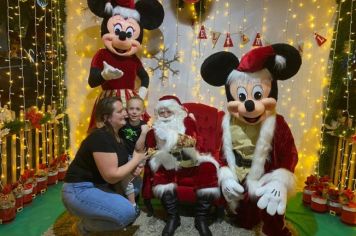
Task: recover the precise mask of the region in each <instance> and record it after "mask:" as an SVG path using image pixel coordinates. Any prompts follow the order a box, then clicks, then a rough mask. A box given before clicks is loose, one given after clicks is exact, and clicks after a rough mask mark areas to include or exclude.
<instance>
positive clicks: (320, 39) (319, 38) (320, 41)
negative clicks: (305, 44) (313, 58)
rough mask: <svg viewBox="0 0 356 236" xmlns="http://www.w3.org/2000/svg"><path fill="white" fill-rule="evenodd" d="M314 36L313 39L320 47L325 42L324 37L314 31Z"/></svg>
mask: <svg viewBox="0 0 356 236" xmlns="http://www.w3.org/2000/svg"><path fill="white" fill-rule="evenodd" d="M314 37H315V41H316V43H317V44H318V46H319V47H321V46H322V45H323V44H324V43H325V42H326V38H324V37H323V36H321V35H320V34H318V33H316V32H315V33H314Z"/></svg>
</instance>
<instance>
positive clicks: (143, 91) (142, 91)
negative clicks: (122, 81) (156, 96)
mask: <svg viewBox="0 0 356 236" xmlns="http://www.w3.org/2000/svg"><path fill="white" fill-rule="evenodd" d="M146 95H147V88H146V87H140V88H139V90H138V96H140V98H142V99H145V98H146Z"/></svg>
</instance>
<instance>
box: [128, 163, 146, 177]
mask: <svg viewBox="0 0 356 236" xmlns="http://www.w3.org/2000/svg"><path fill="white" fill-rule="evenodd" d="M143 167H144V166H143V165H142V164H139V165H138V166H137V167H136V168H135V169H134V171H132V173H131V174H132V175H133V176H135V177H136V176H139V175H140V174H141V172H142V170H143Z"/></svg>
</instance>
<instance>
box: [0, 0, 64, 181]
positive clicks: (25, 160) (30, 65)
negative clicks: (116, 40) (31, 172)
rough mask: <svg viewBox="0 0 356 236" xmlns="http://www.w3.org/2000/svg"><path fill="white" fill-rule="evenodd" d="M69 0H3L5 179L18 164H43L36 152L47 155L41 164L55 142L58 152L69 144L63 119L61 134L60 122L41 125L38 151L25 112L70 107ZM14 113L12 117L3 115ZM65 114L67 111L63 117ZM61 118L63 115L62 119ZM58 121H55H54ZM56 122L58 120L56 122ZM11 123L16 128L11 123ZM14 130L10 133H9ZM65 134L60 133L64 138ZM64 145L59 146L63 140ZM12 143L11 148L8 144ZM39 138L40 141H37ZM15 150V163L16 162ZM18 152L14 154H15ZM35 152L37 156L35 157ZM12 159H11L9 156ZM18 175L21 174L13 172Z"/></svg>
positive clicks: (0, 59) (0, 100) (0, 97)
mask: <svg viewBox="0 0 356 236" xmlns="http://www.w3.org/2000/svg"><path fill="white" fill-rule="evenodd" d="M64 22H65V21H64V2H63V1H58V0H4V1H1V2H0V80H1V83H0V138H1V139H0V145H1V148H2V150H0V153H1V178H5V177H6V176H4V172H5V170H4V169H5V168H7V169H9V170H10V169H11V171H12V172H15V171H13V168H16V169H17V174H20V173H22V172H23V170H24V168H25V167H31V168H32V167H34V168H37V166H36V165H38V164H39V163H37V162H36V163H35V161H33V159H32V157H33V156H36V157H38V156H40V155H41V159H42V161H41V163H47V164H48V162H49V161H50V160H49V158H52V157H53V156H52V154H51V155H49V154H48V153H53V150H52V149H53V143H54V142H55V143H56V144H57V146H55V149H56V150H55V152H54V153H56V154H58V153H59V149H61V152H65V150H66V148H67V146H68V145H67V138H66V136H67V134H66V133H67V128H66V127H67V123H66V120H65V119H61V121H59V123H60V126H61V132H62V133H61V135H58V134H56V135H54V139H56V140H55V141H53V140H51V139H52V136H51V135H49V134H52V133H54V131H53V130H54V129H55V128H54V126H52V125H51V124H48V125H43V127H44V128H43V129H44V130H41V131H39V130H36V137H37V136H38V132H42V133H44V134H46V135H47V133H48V136H46V135H43V138H42V143H44V145H43V146H42V147H39V145H38V147H39V149H40V150H39V153H34V152H33V147H32V146H31V145H30V144H31V143H32V142H31V141H30V140H31V139H32V134H31V131H30V128H29V124H27V126H24V120H25V119H26V117H25V113H26V112H27V111H28V109H29V108H30V107H32V106H36V107H38V108H39V109H41V108H42V109H43V111H47V109H49V110H48V111H49V112H50V113H51V115H53V117H51V119H52V118H53V120H54V119H55V116H56V114H59V113H62V112H63V111H64V110H65V85H64V74H63V73H64V57H65V50H64V43H63V34H64V31H63V28H64V27H63V26H64ZM9 112H10V113H11V120H12V121H13V123H11V126H10V125H9V123H8V122H9V121H10V120H9V119H3V118H4V116H6V114H7V113H9ZM55 113H56V114H55ZM62 117H63V116H62ZM56 121H57V120H56ZM51 122H52V121H51ZM53 122H54V121H53ZM6 127H10V128H6ZM9 132H10V134H8V133H9ZM59 136H60V137H59ZM59 138H60V139H61V142H60V143H61V147H60V148H59V147H58V143H59V142H58V139H59ZM9 140H11V141H12V142H11V143H12V145H13V146H12V147H11V151H10V150H7V149H8V148H9V147H8V146H7V145H6V143H9ZM33 141H34V140H33ZM5 149H6V150H5ZM10 154H11V162H10ZM13 154H14V155H13ZM29 157H31V160H29ZM7 159H8V160H7ZM12 179H13V180H15V179H16V175H15V174H12Z"/></svg>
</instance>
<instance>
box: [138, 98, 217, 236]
mask: <svg viewBox="0 0 356 236" xmlns="http://www.w3.org/2000/svg"><path fill="white" fill-rule="evenodd" d="M161 108H164V109H168V110H170V111H172V112H173V116H174V117H171V118H170V119H171V120H169V121H167V120H165V121H163V120H161V119H164V118H160V117H159V116H158V111H159V109H161ZM155 113H156V117H157V120H156V122H155V123H154V125H153V129H152V130H150V131H149V133H148V134H147V137H146V146H147V148H153V149H155V150H156V151H155V153H154V154H153V155H152V157H151V158H150V160H149V161H148V164H147V165H146V167H145V168H146V170H145V175H144V183H143V190H142V196H143V198H144V199H151V198H152V197H153V195H154V196H155V197H157V198H159V199H161V201H162V204H163V206H164V207H165V209H166V211H167V214H168V220H167V224H166V227H165V228H164V230H163V233H162V235H173V234H174V231H175V229H176V228H177V227H178V226H179V225H180V218H179V215H178V211H177V203H178V201H179V200H178V197H177V193H176V188H177V186H186V185H187V183H185V181H188V182H189V183H190V184H189V185H190V186H192V187H193V188H194V189H195V193H196V202H197V203H196V210H195V212H196V218H195V226H196V228H197V229H198V231H199V232H200V234H201V235H207V236H209V235H211V232H210V230H209V228H208V223H207V217H208V214H209V209H210V206H211V202H212V201H213V200H214V199H216V198H218V197H219V196H220V188H219V187H218V177H217V170H218V168H219V164H218V163H217V161H216V160H215V159H214V158H213V157H212V156H210V155H202V154H199V153H198V152H197V151H196V150H195V146H196V145H198V144H196V141H195V140H199V139H197V130H196V122H195V120H194V119H193V118H191V117H190V116H188V115H187V112H186V111H185V109H184V108H183V107H182V105H181V103H180V101H179V100H178V98H176V97H174V96H164V97H162V98H161V99H160V100H159V102H158V104H157V106H156V108H155ZM192 140H194V141H193V142H192ZM192 143H193V145H192ZM177 152H178V154H179V155H180V154H181V156H180V157H182V156H183V159H181V160H179V155H178V156H177ZM184 153H185V154H188V156H190V157H192V158H193V159H195V160H193V162H192V165H188V166H187V165H185V164H183V162H184V155H185V154H184ZM181 194H182V193H181ZM183 195H184V193H183ZM183 198H184V196H183Z"/></svg>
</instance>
